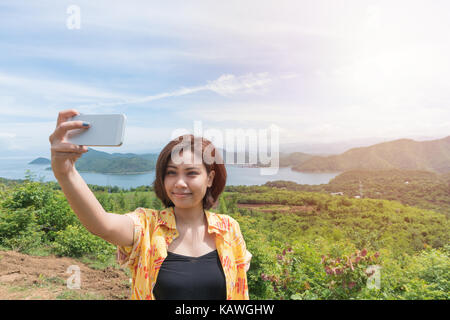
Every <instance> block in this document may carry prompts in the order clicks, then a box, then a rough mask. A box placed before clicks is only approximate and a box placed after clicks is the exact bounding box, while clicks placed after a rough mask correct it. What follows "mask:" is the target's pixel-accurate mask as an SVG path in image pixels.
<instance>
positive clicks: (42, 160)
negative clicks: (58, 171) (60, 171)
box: [28, 157, 52, 164]
mask: <svg viewBox="0 0 450 320" xmlns="http://www.w3.org/2000/svg"><path fill="white" fill-rule="evenodd" d="M50 163H52V162H51V161H50V160H49V159H47V158H42V157H39V158H36V159H34V160H33V161H31V162H29V163H28V164H50Z"/></svg>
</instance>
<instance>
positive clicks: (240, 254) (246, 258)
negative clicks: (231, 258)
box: [234, 220, 252, 272]
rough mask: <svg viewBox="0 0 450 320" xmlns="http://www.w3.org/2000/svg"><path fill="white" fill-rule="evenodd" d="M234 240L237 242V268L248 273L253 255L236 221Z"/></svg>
mask: <svg viewBox="0 0 450 320" xmlns="http://www.w3.org/2000/svg"><path fill="white" fill-rule="evenodd" d="M234 239H235V241H236V266H237V267H238V268H244V270H245V272H247V270H248V269H249V268H250V260H251V259H252V254H251V253H250V251H248V250H247V246H246V244H245V240H244V236H243V235H242V232H241V228H240V227H239V223H238V222H237V221H236V220H234Z"/></svg>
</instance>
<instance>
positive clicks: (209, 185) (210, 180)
mask: <svg viewBox="0 0 450 320" xmlns="http://www.w3.org/2000/svg"><path fill="white" fill-rule="evenodd" d="M215 174H216V172H215V171H214V170H211V171H210V172H209V175H208V187H211V186H212V183H213V181H214V175H215Z"/></svg>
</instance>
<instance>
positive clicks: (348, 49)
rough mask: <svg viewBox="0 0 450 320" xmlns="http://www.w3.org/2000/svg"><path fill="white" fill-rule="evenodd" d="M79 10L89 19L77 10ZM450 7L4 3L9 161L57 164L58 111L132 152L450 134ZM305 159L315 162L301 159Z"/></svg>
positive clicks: (3, 126)
mask: <svg viewBox="0 0 450 320" xmlns="http://www.w3.org/2000/svg"><path fill="white" fill-rule="evenodd" d="M74 6H75V8H74ZM449 12H450V3H449V2H448V1H438V0H434V1H411V0H410V1H401V0H397V1H367V0H346V1H333V0H328V1H324V0H311V1H301V0H292V1H287V0H280V1H272V0H270V1H267V0H258V1H254V0H246V1H234V0H228V1H206V0H204V1H198V0H197V1H196V0H192V1H165V2H163V1H132V0H130V1H111V0H109V1H103V0H98V1H81V0H72V1H63V0H58V1H56V0H55V1H21V0H11V1H9V0H1V1H0V157H8V156H14V155H33V156H34V155H36V156H47V157H48V156H49V155H50V144H49V140H48V137H49V136H50V134H51V133H52V132H53V130H54V129H55V126H56V119H57V116H58V112H59V111H62V110H66V109H76V110H78V111H79V112H81V113H103V114H107V113H124V114H126V116H127V127H126V131H125V140H124V144H123V145H122V146H121V147H103V148H97V149H98V150H102V151H107V152H110V153H112V152H136V153H144V152H148V151H155V150H160V149H161V148H162V147H163V146H164V145H165V144H166V143H168V142H169V140H170V139H171V138H172V134H173V133H174V132H178V131H177V130H180V129H184V130H186V131H187V132H192V131H193V128H194V121H200V122H201V125H202V128H203V130H204V131H206V130H207V129H214V130H216V132H219V133H223V135H224V136H225V132H226V130H238V129H243V130H249V129H251V130H256V131H257V132H260V131H261V130H269V128H270V127H271V126H276V128H278V129H279V143H280V144H281V145H283V144H287V143H304V144H328V145H329V144H330V143H331V144H333V143H335V142H342V141H350V140H355V141H356V140H358V141H362V140H364V139H372V140H373V139H375V140H376V139H379V140H386V139H388V140H389V139H391V140H394V139H400V138H413V139H418V140H420V139H439V138H444V137H446V136H448V135H450V108H449V104H450V80H449V79H450V77H449V76H450V59H448V57H449V56H450V33H449V32H448V30H450V19H448V16H449ZM297 151H302V150H297Z"/></svg>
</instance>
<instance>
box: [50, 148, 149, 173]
mask: <svg viewBox="0 0 450 320" xmlns="http://www.w3.org/2000/svg"><path fill="white" fill-rule="evenodd" d="M157 159H158V154H153V153H148V154H142V155H140V154H134V153H113V154H110V153H107V152H103V151H98V150H95V149H92V148H89V151H88V152H86V153H85V154H83V155H82V156H81V158H79V159H78V161H77V162H75V168H76V169H77V170H78V171H80V172H97V173H110V174H135V173H144V172H149V171H153V170H155V167H156V160H157ZM46 170H51V168H47V169H46Z"/></svg>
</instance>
